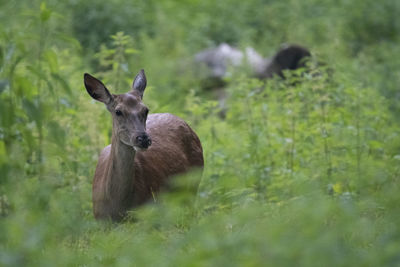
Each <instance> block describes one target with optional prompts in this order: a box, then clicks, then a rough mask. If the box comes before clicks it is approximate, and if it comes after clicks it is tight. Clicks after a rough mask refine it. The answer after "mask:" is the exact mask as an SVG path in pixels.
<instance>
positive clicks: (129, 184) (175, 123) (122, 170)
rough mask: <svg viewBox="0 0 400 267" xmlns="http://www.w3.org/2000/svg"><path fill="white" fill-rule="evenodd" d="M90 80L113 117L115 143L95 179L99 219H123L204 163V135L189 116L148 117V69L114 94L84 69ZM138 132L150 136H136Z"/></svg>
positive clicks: (92, 89)
mask: <svg viewBox="0 0 400 267" xmlns="http://www.w3.org/2000/svg"><path fill="white" fill-rule="evenodd" d="M85 86H86V89H87V91H88V93H89V94H90V95H91V96H92V97H93V98H95V99H96V100H98V101H101V102H103V103H105V104H106V106H107V109H108V110H109V111H110V113H111V114H112V117H113V132H112V138H111V145H109V146H107V147H105V148H104V149H103V151H102V152H101V154H100V157H99V161H98V163H97V167H96V171H95V174H94V179H93V196H92V200H93V212H94V216H95V218H96V219H111V220H113V221H120V220H121V219H123V218H124V217H125V215H126V213H127V211H128V210H130V209H132V208H134V207H136V206H138V205H140V204H143V203H144V202H146V201H148V200H149V199H151V197H152V195H153V194H154V193H157V192H158V191H159V190H160V188H161V187H163V185H165V184H166V183H167V181H168V179H169V178H171V177H172V176H174V175H177V174H180V173H184V172H186V171H188V170H189V169H191V168H195V167H198V168H202V167H203V166H204V160H203V149H202V146H201V143H200V140H199V138H198V137H197V135H196V133H195V132H194V131H193V130H192V129H191V128H190V127H189V125H188V124H187V123H186V122H185V121H183V120H182V119H180V118H178V117H176V116H174V115H171V114H168V113H159V114H151V115H149V116H148V117H147V120H146V116H147V113H146V109H147V108H146V106H145V105H144V104H143V103H142V96H143V91H144V88H145V86H146V77H145V75H144V72H143V70H142V71H141V72H140V73H139V74H138V76H137V77H136V79H135V81H134V83H133V86H132V91H131V92H129V93H126V94H121V95H111V94H110V93H109V92H108V90H107V89H106V88H105V86H104V84H102V83H101V82H100V81H99V80H97V79H96V78H94V77H92V76H90V75H89V74H85ZM117 111H118V112H120V113H122V114H119V115H118V112H117ZM138 137H145V138H146V140H149V141H146V142H143V141H137V138H138ZM147 148H148V149H147ZM140 149H142V150H140ZM146 149H147V150H146Z"/></svg>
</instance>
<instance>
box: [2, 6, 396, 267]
mask: <svg viewBox="0 0 400 267" xmlns="http://www.w3.org/2000/svg"><path fill="white" fill-rule="evenodd" d="M399 11H400V6H399V3H398V2H397V1H392V0H384V1H380V2H377V1H369V0H368V1H361V0H355V1H350V2H349V1H324V3H321V2H320V1H315V0H307V1H301V2H299V1H294V0H293V1H291V0H288V1H274V0H269V1H263V0H249V1H239V0H232V1H218V2H215V1H193V0H190V1H188V0H187V1H172V0H168V1H123V0H112V1H107V2H99V1H76V0H70V1H64V2H63V3H61V2H59V1H53V0H48V1H36V0H34V1H6V2H4V1H3V2H1V3H0V21H1V23H0V216H1V217H0V263H1V265H4V266H21V265H29V266H45V265H54V264H57V265H74V266H76V265H78V266H79V265H82V266H83V265H85V266H90V265H93V266H99V265H104V266H110V265H116V266H119V265H120V266H126V265H134V266H143V265H159V266H187V265H191V266H203V265H217V266H236V265H237V266H242V265H245V266H258V265H263V266H264V265H265V266H293V265H300V266H321V265H324V266H326V265H332V266H349V265H356V266H359V265H363V266H392V265H393V266H397V265H398V264H399V261H400V258H399V251H400V247H399V240H400V232H399V230H398V227H397V226H398V225H399V223H400V217H399V215H398V214H400V213H399V211H400V210H399V207H400V206H399V205H398V203H399V200H400V199H399V194H398V192H399V185H400V183H399V171H400V169H399V166H400V162H399V160H400V152H399V149H400V137H399V131H398V128H399V119H398V117H399V116H398V112H399V104H398V101H399V98H400V94H399V90H398V88H399V87H398V85H399V79H400V78H399V77H400V76H399V70H400V58H399V56H398V55H399V52H400V50H399V47H398V45H397V44H398V42H399V37H398V36H400V25H399V21H398V20H397V19H396V15H397V14H398V13H399ZM221 42H228V43H230V44H232V45H236V46H238V47H242V48H243V47H245V46H248V45H250V46H253V47H255V48H256V49H257V50H258V51H260V53H262V54H263V55H264V56H269V55H272V54H273V53H274V51H276V50H277V49H278V47H279V45H280V44H281V43H299V44H302V45H304V46H306V47H308V48H310V50H311V51H312V53H313V54H314V55H315V56H316V60H318V61H320V62H324V63H325V66H326V68H328V69H329V70H325V69H324V68H325V67H318V68H317V67H315V66H313V64H312V63H311V64H310V66H309V67H310V72H308V73H307V74H300V72H297V73H296V72H293V73H288V74H287V75H288V76H289V79H287V80H286V81H281V80H279V79H278V78H275V79H273V80H270V81H268V82H267V83H264V82H261V81H258V80H254V79H251V78H249V77H246V76H245V74H244V73H241V71H240V70H238V71H236V72H234V73H233V75H232V78H231V79H230V80H229V81H227V82H228V85H227V88H226V91H227V93H228V99H227V106H226V107H227V110H226V118H225V119H221V118H220V116H219V113H220V110H219V105H218V103H217V102H216V101H215V100H214V99H213V98H212V97H211V96H210V94H209V93H208V92H204V91H203V90H202V89H201V87H200V81H199V80H198V79H197V73H196V71H195V70H194V69H193V66H192V65H191V59H192V56H193V54H194V53H196V52H197V51H199V50H201V49H205V48H208V47H210V46H215V45H218V44H219V43H221ZM141 68H144V69H145V70H146V74H147V77H148V89H147V90H146V94H145V97H144V101H145V103H146V104H147V105H148V106H149V107H150V110H151V112H154V113H155V112H171V113H174V114H177V115H179V116H181V117H183V118H184V119H185V120H187V121H188V122H189V124H190V125H191V126H192V128H194V129H195V130H196V132H197V133H198V135H199V137H200V139H201V141H202V144H203V148H204V155H205V169H204V172H203V175H202V178H201V180H200V181H198V180H196V179H197V178H196V177H198V175H195V174H188V175H186V176H184V177H181V178H179V179H177V180H176V190H175V191H174V192H173V193H170V194H164V195H160V196H158V197H157V199H156V201H155V203H150V204H148V205H146V206H144V207H141V208H138V209H136V210H134V211H132V218H134V219H132V220H129V221H127V222H125V223H123V224H120V225H110V224H106V223H98V222H95V221H94V219H93V216H92V211H91V181H92V176H93V173H94V169H95V165H96V162H97V157H98V154H99V152H100V151H101V149H102V148H103V147H104V146H105V145H107V144H109V142H110V133H111V120H110V118H109V115H108V114H107V112H106V109H105V108H104V107H103V106H102V105H101V104H99V103H95V102H94V101H93V100H91V98H90V97H89V96H88V95H87V93H86V91H85V89H84V86H83V77H82V76H83V73H84V72H89V73H92V74H94V75H95V76H97V77H100V78H101V79H102V80H103V81H104V82H105V83H106V84H107V86H108V88H109V89H110V90H111V91H112V92H114V93H122V92H125V91H127V90H128V89H129V86H130V83H131V82H132V79H133V77H134V76H135V74H136V73H137V71H138V70H139V69H141ZM327 73H330V74H329V75H328V74H327ZM198 182H199V183H200V186H199V187H197V186H196V184H197V183H198Z"/></svg>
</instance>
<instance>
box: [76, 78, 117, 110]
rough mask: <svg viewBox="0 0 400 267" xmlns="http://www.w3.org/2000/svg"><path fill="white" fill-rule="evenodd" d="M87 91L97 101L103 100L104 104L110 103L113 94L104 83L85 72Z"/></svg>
mask: <svg viewBox="0 0 400 267" xmlns="http://www.w3.org/2000/svg"><path fill="white" fill-rule="evenodd" d="M83 80H84V83H85V87H86V91H87V92H88V93H89V95H90V96H91V97H93V98H94V99H96V100H97V101H100V102H103V103H104V104H106V105H107V104H109V103H110V102H111V100H112V96H111V94H110V92H109V91H108V90H107V88H106V87H105V86H104V84H103V83H102V82H101V81H99V80H97V79H96V78H95V77H93V76H92V75H90V74H88V73H85V74H84V76H83Z"/></svg>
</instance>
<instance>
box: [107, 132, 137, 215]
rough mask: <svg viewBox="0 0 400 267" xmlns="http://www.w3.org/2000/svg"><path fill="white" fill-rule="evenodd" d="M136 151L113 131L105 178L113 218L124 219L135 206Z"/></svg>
mask: <svg viewBox="0 0 400 267" xmlns="http://www.w3.org/2000/svg"><path fill="white" fill-rule="evenodd" d="M134 159H135V149H134V148H133V147H131V146H128V145H126V144H124V143H122V142H121V141H120V140H119V138H118V137H117V134H116V133H115V132H114V131H113V134H112V138H111V152H110V158H109V162H108V168H107V172H106V177H105V180H104V182H105V184H104V188H105V197H106V201H107V202H108V204H109V205H107V206H108V208H109V209H110V212H111V213H112V214H113V215H112V216H111V217H120V216H121V217H122V216H124V214H125V213H126V211H127V210H128V209H129V208H130V207H131V206H132V204H133V197H134V192H133V182H134V171H135V166H134Z"/></svg>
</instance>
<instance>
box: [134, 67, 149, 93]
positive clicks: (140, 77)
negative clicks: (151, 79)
mask: <svg viewBox="0 0 400 267" xmlns="http://www.w3.org/2000/svg"><path fill="white" fill-rule="evenodd" d="M146 85H147V79H146V74H144V70H143V69H141V70H140V71H139V73H138V74H137V75H136V77H135V79H134V80H133V83H132V90H133V91H134V92H135V91H136V92H138V93H139V95H140V98H142V99H143V93H144V89H146Z"/></svg>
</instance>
